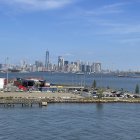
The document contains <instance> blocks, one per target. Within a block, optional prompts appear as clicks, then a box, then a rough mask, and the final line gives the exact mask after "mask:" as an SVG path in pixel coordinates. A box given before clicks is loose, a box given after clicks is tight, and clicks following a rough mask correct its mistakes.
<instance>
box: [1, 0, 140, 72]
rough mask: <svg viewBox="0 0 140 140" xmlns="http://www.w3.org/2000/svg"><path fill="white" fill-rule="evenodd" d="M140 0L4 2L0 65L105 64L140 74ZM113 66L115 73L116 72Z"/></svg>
mask: <svg viewBox="0 0 140 140" xmlns="http://www.w3.org/2000/svg"><path fill="white" fill-rule="evenodd" d="M139 6H140V2H139V1H138V0H133V1H131V0H128V1H122V0H118V1H117V2H116V1H115V0H112V1H110V0H108V1H104V0H101V1H95V0H86V1H84V0H57V1H56V0H51V1H49V0H44V1H39V0H32V1H30V2H29V1H27V0H24V1H21V0H13V1H12V2H11V1H10V0H1V1H0V9H1V10H0V18H1V26H0V30H1V33H0V46H1V51H0V63H4V61H5V59H6V58H7V57H8V58H9V61H11V63H19V60H27V61H29V62H31V63H33V62H34V61H35V60H41V61H43V62H44V57H45V52H46V50H49V52H50V53H51V56H50V61H51V62H52V63H57V62H56V58H57V57H58V56H63V57H65V58H66V59H67V60H70V61H75V60H81V61H84V62H86V61H89V62H94V61H95V62H101V63H102V64H103V67H104V68H105V69H120V70H128V69H132V70H140V64H139V51H140V47H139V44H140V34H139V33H140V26H139V23H140V20H139ZM112 67H113V68H112Z"/></svg>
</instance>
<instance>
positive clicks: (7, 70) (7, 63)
mask: <svg viewBox="0 0 140 140" xmlns="http://www.w3.org/2000/svg"><path fill="white" fill-rule="evenodd" d="M8 60H9V58H8V57H7V58H6V65H7V73H6V77H7V84H8Z"/></svg>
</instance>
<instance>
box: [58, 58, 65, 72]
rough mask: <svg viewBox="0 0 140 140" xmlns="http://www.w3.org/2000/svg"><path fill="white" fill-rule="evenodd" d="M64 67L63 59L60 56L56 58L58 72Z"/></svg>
mask: <svg viewBox="0 0 140 140" xmlns="http://www.w3.org/2000/svg"><path fill="white" fill-rule="evenodd" d="M63 66H64V58H63V57H62V56H58V70H59V71H62V70H63Z"/></svg>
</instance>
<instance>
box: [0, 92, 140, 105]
mask: <svg viewBox="0 0 140 140" xmlns="http://www.w3.org/2000/svg"><path fill="white" fill-rule="evenodd" d="M23 102H26V103H33V104H36V103H40V102H47V103H140V98H119V97H108V98H107V97H106V98H105V97H103V98H93V97H88V98H86V97H82V96H80V95H75V94H72V93H37V92H33V93H30V92H12V93H11V92H0V104H3V103H12V104H20V103H23Z"/></svg>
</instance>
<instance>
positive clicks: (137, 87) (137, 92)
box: [135, 84, 140, 94]
mask: <svg viewBox="0 0 140 140" xmlns="http://www.w3.org/2000/svg"><path fill="white" fill-rule="evenodd" d="M139 92H140V91H139V85H138V84H137V85H136V88H135V93H136V94H139Z"/></svg>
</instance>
